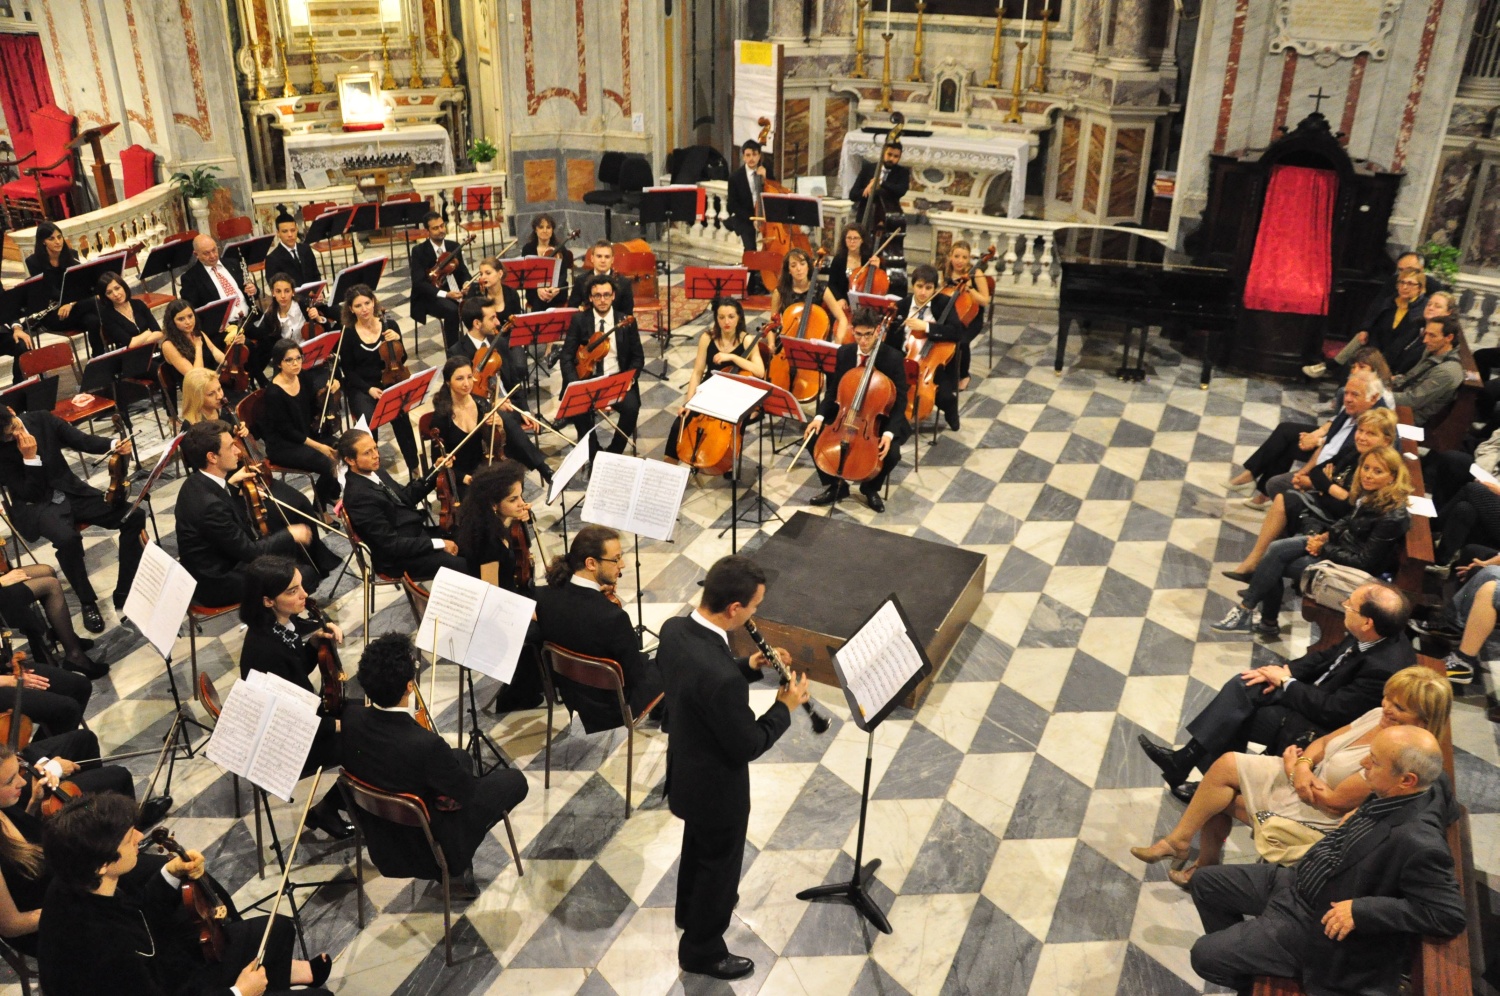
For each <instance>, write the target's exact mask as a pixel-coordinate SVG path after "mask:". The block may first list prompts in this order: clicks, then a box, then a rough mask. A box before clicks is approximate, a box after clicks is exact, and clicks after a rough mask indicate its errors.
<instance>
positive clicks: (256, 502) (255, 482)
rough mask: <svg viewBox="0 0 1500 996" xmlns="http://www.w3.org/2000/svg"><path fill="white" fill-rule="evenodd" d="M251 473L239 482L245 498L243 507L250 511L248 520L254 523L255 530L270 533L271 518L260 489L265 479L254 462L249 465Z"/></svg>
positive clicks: (265, 533) (267, 534) (266, 534)
mask: <svg viewBox="0 0 1500 996" xmlns="http://www.w3.org/2000/svg"><path fill="white" fill-rule="evenodd" d="M250 469H251V470H252V471H253V473H251V474H250V476H249V477H247V478H245V479H244V480H243V481H241V482H240V494H241V495H243V496H244V498H245V507H246V509H247V510H248V511H249V512H250V520H251V521H252V522H254V523H255V528H256V530H257V531H258V532H259V533H260V534H261V535H262V536H269V535H271V518H270V515H269V513H268V512H267V510H266V498H265V495H264V494H263V493H262V491H261V489H262V488H264V487H265V486H266V484H265V479H264V478H262V477H261V474H262V473H263V471H262V470H261V469H260V467H259V466H257V465H255V464H251V465H250Z"/></svg>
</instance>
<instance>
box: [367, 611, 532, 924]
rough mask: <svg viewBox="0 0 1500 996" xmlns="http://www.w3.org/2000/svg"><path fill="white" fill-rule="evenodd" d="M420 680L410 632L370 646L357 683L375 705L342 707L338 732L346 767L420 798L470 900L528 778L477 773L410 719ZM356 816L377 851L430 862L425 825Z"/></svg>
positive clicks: (508, 772) (416, 863)
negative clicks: (496, 834)
mask: <svg viewBox="0 0 1500 996" xmlns="http://www.w3.org/2000/svg"><path fill="white" fill-rule="evenodd" d="M416 679H417V648H416V647H415V646H413V645H412V642H411V637H409V636H407V635H406V634H405V633H386V634H385V635H383V636H380V637H377V638H376V639H375V640H373V641H371V642H370V645H369V646H368V647H366V648H365V652H364V655H363V656H361V657H360V659H359V685H360V687H361V688H363V689H364V692H365V695H367V696H368V697H369V699H370V704H369V705H368V706H364V705H355V704H353V703H351V704H349V705H348V706H347V707H345V709H344V716H343V729H342V730H341V731H340V734H339V747H340V752H341V756H342V757H343V760H344V770H345V771H347V772H348V773H349V774H351V775H353V776H354V777H355V778H358V779H359V780H360V781H362V782H368V783H369V784H371V785H373V786H375V787H376V788H379V789H383V790H385V791H387V792H406V793H410V794H412V795H417V796H420V797H421V799H422V801H423V802H424V803H425V804H426V806H427V814H428V818H429V819H430V820H431V822H432V835H433V837H434V839H436V840H437V843H438V846H439V847H441V848H442V849H443V857H444V859H445V860H446V861H447V863H448V871H449V874H450V875H451V876H452V877H453V879H454V880H455V881H454V883H453V889H454V893H453V894H454V895H455V896H456V897H458V898H467V899H473V898H475V897H477V896H478V895H479V886H478V884H477V883H476V882H475V881H474V852H475V851H477V850H479V845H480V844H481V843H483V842H484V840H485V838H487V837H488V836H489V834H490V828H491V827H493V826H494V825H495V824H496V823H499V822H500V821H501V820H502V819H504V818H505V815H506V814H507V813H509V812H510V811H511V810H512V809H514V808H516V806H518V805H520V804H521V800H523V799H525V798H526V791H527V784H526V776H525V775H523V774H521V772H519V771H517V770H515V769H514V768H504V767H502V768H496V769H495V770H494V771H491V772H490V773H489V774H487V775H483V776H480V777H476V776H475V775H474V769H473V762H472V760H471V759H470V757H469V755H468V754H467V753H465V752H464V751H463V750H462V749H461V748H457V747H449V746H448V743H447V742H446V741H445V740H444V739H443V738H442V737H440V736H439V735H438V734H436V733H434V732H432V731H431V730H428V729H425V728H423V727H422V726H421V725H419V724H418V723H417V721H416V719H415V718H413V716H412V712H411V705H412V700H413V695H412V692H413V682H415V681H416ZM358 815H359V820H360V825H361V826H362V827H363V828H364V830H365V836H366V839H367V840H368V841H369V845H370V851H371V854H372V855H373V854H376V853H383V854H385V855H389V856H390V857H391V859H392V860H393V861H398V862H400V863H401V864H402V865H404V866H405V867H408V868H412V867H424V866H427V865H429V864H430V863H431V861H432V859H431V856H430V851H429V850H428V847H427V842H426V839H425V838H424V837H423V836H422V832H421V831H420V830H418V829H416V828H415V827H401V826H395V825H394V824H388V823H384V822H381V821H378V820H372V819H370V818H369V817H368V816H366V815H365V814H364V813H363V812H362V811H361V812H360V813H359V814H358Z"/></svg>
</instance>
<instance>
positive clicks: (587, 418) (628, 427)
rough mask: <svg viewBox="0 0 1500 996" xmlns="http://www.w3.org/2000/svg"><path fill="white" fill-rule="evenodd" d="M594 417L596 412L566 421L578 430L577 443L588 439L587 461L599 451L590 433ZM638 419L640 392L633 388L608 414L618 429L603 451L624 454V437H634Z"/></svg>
mask: <svg viewBox="0 0 1500 996" xmlns="http://www.w3.org/2000/svg"><path fill="white" fill-rule="evenodd" d="M596 415H597V413H596V412H589V413H588V414H587V415H579V416H578V417H577V418H571V419H568V421H569V422H570V423H571V424H572V426H573V428H574V429H577V430H578V441H579V442H580V443H581V442H583V441H584V439H585V438H587V439H588V444H589V459H593V456H594V454H595V453H597V452H598V451H599V444H598V443H597V442H596V441H595V439H596V437H595V436H594V434H593V432H592V430H593V428H594V421H595V417H596ZM640 417H641V392H640V390H639V389H635V388H633V389H632V390H631V392H630V393H629V394H627V395H625V398H624V400H622V401H621V402H620V403H619V404H617V405H615V406H614V411H613V412H611V413H610V416H609V419H610V421H611V422H613V423H614V424H615V425H616V426H618V427H619V431H617V432H616V433H615V435H614V438H613V439H611V440H610V441H609V445H608V446H606V447H605V450H606V451H607V452H609V453H624V452H625V447H626V446H627V445H628V440H627V439H626V436H630V437H634V436H635V426H636V422H637V420H639V419H640Z"/></svg>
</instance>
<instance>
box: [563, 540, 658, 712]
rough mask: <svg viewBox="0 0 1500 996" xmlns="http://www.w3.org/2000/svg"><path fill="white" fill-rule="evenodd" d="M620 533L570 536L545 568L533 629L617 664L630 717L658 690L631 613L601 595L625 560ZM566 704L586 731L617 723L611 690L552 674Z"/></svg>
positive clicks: (617, 708)
mask: <svg viewBox="0 0 1500 996" xmlns="http://www.w3.org/2000/svg"><path fill="white" fill-rule="evenodd" d="M624 559H625V558H624V556H623V555H622V553H621V551H620V534H619V533H617V532H615V531H614V530H613V529H610V528H609V527H608V526H584V527H583V528H582V529H580V530H579V531H578V532H577V534H575V535H574V537H573V545H572V546H571V547H569V549H568V555H567V556H566V557H559V558H557V559H556V560H554V561H553V562H552V565H551V566H550V567H548V568H547V587H545V588H543V589H541V590H539V591H538V592H537V596H536V597H537V602H536V620H537V629H538V631H539V633H540V636H541V638H542V639H543V640H545V641H547V642H549V643H555V644H557V645H558V646H560V647H566V648H567V649H568V650H572V651H575V652H577V653H580V654H587V655H589V656H590V657H608V658H609V659H610V660H612V661H614V662H615V663H616V664H618V665H620V671H621V673H622V675H623V676H624V680H625V701H626V702H628V703H629V704H630V711H631V713H632V714H633V715H636V716H639V715H640V714H641V710H642V709H644V708H646V706H648V705H650V704H651V700H652V699H654V698H656V696H657V695H659V694H660V693H661V692H662V689H663V686H662V680H661V675H660V674H659V673H657V670H656V663H655V662H654V661H652V660H651V659H650V658H649V657H647V656H646V655H645V654H643V653H641V649H640V640H639V639H638V638H637V637H636V635H635V628H634V627H633V626H632V625H631V623H630V616H629V614H627V613H626V611H625V610H624V609H623V608H622V607H621V606H620V605H618V604H617V603H614V602H611V601H610V600H609V599H608V598H607V597H606V596H605V594H604V590H603V586H604V585H609V587H610V588H611V590H613V588H614V586H615V583H616V582H617V581H619V579H620V566H621V564H622V562H623V561H624ZM555 680H556V681H557V683H558V685H559V686H560V687H561V689H562V694H563V698H564V699H566V700H567V703H568V708H569V709H570V710H572V711H573V712H576V713H578V715H579V716H580V717H581V718H582V719H583V728H584V730H585V731H586V732H588V733H594V732H596V731H598V730H608V729H610V728H612V727H616V726H619V725H620V706H619V703H618V702H617V701H616V700H615V697H614V695H613V693H609V692H605V691H602V690H601V689H598V688H590V687H589V686H587V685H580V684H576V683H574V682H571V681H568V680H567V679H566V678H561V677H559V678H556V679H555Z"/></svg>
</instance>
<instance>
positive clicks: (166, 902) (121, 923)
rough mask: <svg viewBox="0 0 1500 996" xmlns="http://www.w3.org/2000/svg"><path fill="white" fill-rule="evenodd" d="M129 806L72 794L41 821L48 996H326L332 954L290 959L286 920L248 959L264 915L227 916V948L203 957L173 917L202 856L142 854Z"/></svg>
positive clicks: (42, 952)
mask: <svg viewBox="0 0 1500 996" xmlns="http://www.w3.org/2000/svg"><path fill="white" fill-rule="evenodd" d="M135 820H136V811H135V804H134V803H132V802H131V801H130V800H129V799H125V798H123V797H121V796H118V795H116V794H114V793H112V792H105V793H101V794H98V795H86V796H84V797H83V798H82V799H76V800H74V801H73V802H71V803H69V804H68V805H67V806H66V807H64V808H63V810H62V812H60V813H58V814H57V815H55V816H53V817H52V818H51V819H50V820H49V821H48V823H47V831H46V834H45V837H44V840H43V844H42V849H43V856H44V858H45V860H46V863H47V868H48V869H49V870H50V871H51V873H52V884H51V885H50V886H49V887H48V889H47V895H46V899H45V901H44V902H43V905H42V916H41V923H40V940H39V944H38V958H37V962H38V964H39V965H40V967H41V981H42V986H43V987H44V988H45V990H46V992H47V994H48V996H97V994H99V993H120V994H125V993H129V994H131V996H168V994H172V996H209V994H213V996H219V994H223V993H226V992H228V991H229V990H230V988H231V987H233V988H234V989H235V990H238V992H239V994H240V996H265V994H268V993H269V994H276V996H280V994H282V993H288V994H289V993H290V988H289V987H291V986H310V987H312V988H310V989H302V990H299V993H301V994H302V996H328V991H327V990H326V989H322V988H320V987H321V986H322V985H323V983H324V982H326V981H327V980H328V975H329V973H330V972H331V971H332V969H333V960H332V959H331V958H329V957H328V955H327V954H320V955H319V956H318V957H317V958H315V959H314V960H312V961H311V962H308V961H302V960H298V959H293V957H292V954H293V951H292V948H293V945H294V944H295V942H296V935H295V933H294V931H293V930H292V924H291V921H290V919H288V918H285V917H279V918H278V919H277V921H276V923H275V924H273V925H272V928H271V935H270V942H269V943H268V944H267V945H266V950H265V955H264V959H263V961H262V964H261V965H260V966H256V965H254V964H253V962H254V960H255V955H256V951H257V950H258V948H259V947H260V941H261V937H262V935H263V933H264V931H265V918H264V917H256V918H253V919H248V920H239V921H232V922H226V923H224V924H223V929H224V933H225V935H226V944H225V950H224V952H223V955H222V958H221V959H220V960H219V961H217V962H211V961H208V960H207V959H206V958H205V957H204V955H203V950H202V948H201V946H200V944H199V938H198V932H197V931H196V930H189V929H186V928H185V927H184V925H183V924H182V923H181V922H180V921H179V917H180V915H181V913H182V909H183V900H182V894H181V889H182V887H183V885H184V884H185V883H188V882H190V881H193V882H195V881H198V880H199V879H201V878H203V877H204V874H205V866H204V860H203V855H202V854H199V853H198V852H196V851H188V852H187V857H186V858H183V857H173V858H171V859H169V860H168V861H166V862H165V863H162V862H160V861H159V859H155V858H152V857H151V856H142V855H141V854H140V850H139V848H140V843H141V840H142V837H141V833H140V831H139V830H137V829H136V827H135Z"/></svg>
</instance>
